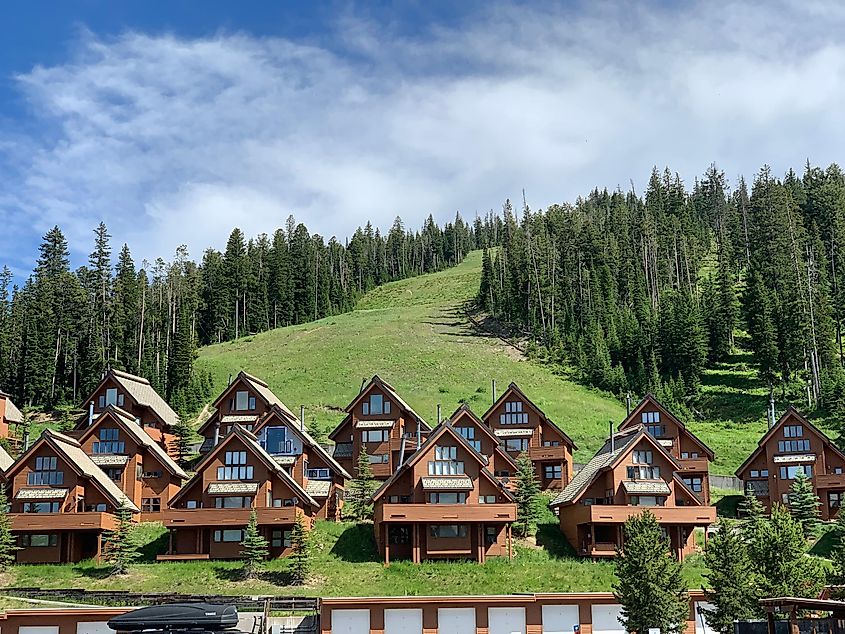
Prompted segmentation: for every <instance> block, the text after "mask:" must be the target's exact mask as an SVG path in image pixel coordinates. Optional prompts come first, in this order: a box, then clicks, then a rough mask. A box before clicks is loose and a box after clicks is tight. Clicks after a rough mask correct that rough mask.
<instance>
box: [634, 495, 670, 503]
mask: <svg viewBox="0 0 845 634" xmlns="http://www.w3.org/2000/svg"><path fill="white" fill-rule="evenodd" d="M665 504H666V498H665V497H664V496H654V495H632V496H631V506H663V505H665Z"/></svg>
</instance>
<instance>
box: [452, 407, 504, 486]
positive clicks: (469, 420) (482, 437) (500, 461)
mask: <svg viewBox="0 0 845 634" xmlns="http://www.w3.org/2000/svg"><path fill="white" fill-rule="evenodd" d="M448 420H449V422H450V423H451V424H452V427H454V428H455V431H456V432H458V433H459V434H460V435H461V436H463V437H464V438H465V439H466V441H467V442H468V443H469V444H470V446H472V448H473V449H475V450H476V451H477V452H478V453H480V454H481V455H482V456H485V457H486V458H487V460H488V465H487V468H488V470H489V471H491V472H492V473H493V475H495V476H496V477H497V478H499V480H501V481H502V482H503V483H504V484H505V485H507V486H510V485H511V484H512V483H513V477H514V476H515V475H516V470H517V466H516V461H515V460H514V459H513V458H512V457H511V455H510V454H509V453H507V452H506V451H505V450H504V447H503V444H502V443H501V442H500V440H499V437H498V436H496V434H495V433H494V432H493V430H492V429H490V428H489V427H488V426H487V425H486V424H485V423H484V421H482V420H481V419H480V418H479V417H478V416H476V414H475V413H474V412H473V411H472V410H471V409H470V408H469V406H468V405H466V404H465V403H463V404H461V405H460V406H459V407H458V409H456V410H455V411H454V412H453V413H452V415H451V416H450V417H449V418H448Z"/></svg>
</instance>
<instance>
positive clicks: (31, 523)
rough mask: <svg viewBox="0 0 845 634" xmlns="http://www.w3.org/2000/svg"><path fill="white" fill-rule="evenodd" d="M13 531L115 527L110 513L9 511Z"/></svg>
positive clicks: (113, 517)
mask: <svg viewBox="0 0 845 634" xmlns="http://www.w3.org/2000/svg"><path fill="white" fill-rule="evenodd" d="M9 517H10V518H11V520H12V530H13V531H21V532H23V531H27V532H30V531H85V530H97V531H102V530H106V531H110V530H114V529H115V528H117V518H116V517H115V516H114V515H112V514H111V513H98V512H93V511H92V512H84V513H9Z"/></svg>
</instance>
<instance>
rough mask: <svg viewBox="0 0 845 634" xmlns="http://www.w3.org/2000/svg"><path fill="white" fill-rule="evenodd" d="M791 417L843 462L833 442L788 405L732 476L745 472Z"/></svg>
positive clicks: (793, 407)
mask: <svg viewBox="0 0 845 634" xmlns="http://www.w3.org/2000/svg"><path fill="white" fill-rule="evenodd" d="M791 416H794V417H795V418H797V419H798V422H799V423H800V424H802V425H806V426H807V427H809V428H810V429H811V430H813V432H815V433H816V434H817V435H818V436H819V437H820V438H821V439H822V442H823V443H824V445H825V447H829V448H830V449H831V450H832V451H833V452H834V453H835V454H837V455H838V456H839V457H841V458H842V459H843V460H845V454H843V453H842V452H841V451H840V450H839V449H838V448H837V447H836V445H834V444H833V441H832V440H831V439H830V438H829V437H828V435H827V434H825V433H824V432H823V431H822V430H821V429H819V428H818V427H816V426H815V425H813V423H811V422H810V421H809V420H808V419H807V418H806V417H805V416H804V415H803V414H802V413H801V412H799V411H798V410H797V409H796V408H795V406H794V405H788V406H787V407H786V410H785V411H784V412H783V414H781V417H780V418H779V419H778V420H777V422H776V423H775V424H774V425H772V426H771V427H770V428H769V429H768V430H767V431H766V433H765V434H763V436H762V437H761V438H760V440H759V442H758V443H757V448H756V449H755V450H754V451H753V452H751V455H750V456H748V458H746V459H745V462H743V463H742V464H741V465H740V466H739V468H738V469H737V470H736V471H734V475H736V476H737V477H740V475H739V474H740V473H742V472H743V471H745V470H746V469H747V468H748V466H749V465H750V464H751V463H752V462H754V460H756V459H757V457H758V456H759V455H760V454H761V453H762V452H763V451H764V449H765V445H766V443H767V442H768V441H769V439H770V438H771V437H772V436H773V435H774V434H775V433H777V432H778V431H779V430H780V428H781V427H783V426H784V425H785V424H786V421H787V420H789V418H790V417H791Z"/></svg>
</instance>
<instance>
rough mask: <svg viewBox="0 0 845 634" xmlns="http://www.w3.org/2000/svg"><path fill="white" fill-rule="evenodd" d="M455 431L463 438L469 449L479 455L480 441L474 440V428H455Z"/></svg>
mask: <svg viewBox="0 0 845 634" xmlns="http://www.w3.org/2000/svg"><path fill="white" fill-rule="evenodd" d="M455 430H456V431H457V432H458V433H459V434H460V435H461V436H463V437H464V440H466V441H467V442H468V443H469V445H470V447H472V448H473V449H475V450H476V451H477V452H478V453H481V441H480V440H476V439H475V427H456V428H455Z"/></svg>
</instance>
